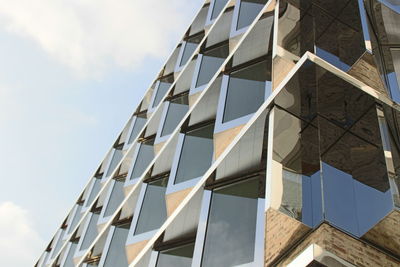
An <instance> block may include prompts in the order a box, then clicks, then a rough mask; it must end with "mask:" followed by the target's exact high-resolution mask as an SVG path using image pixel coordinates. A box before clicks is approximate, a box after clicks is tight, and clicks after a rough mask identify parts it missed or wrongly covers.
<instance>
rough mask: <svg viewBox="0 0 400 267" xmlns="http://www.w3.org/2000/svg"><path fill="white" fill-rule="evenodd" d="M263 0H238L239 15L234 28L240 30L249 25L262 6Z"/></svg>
mask: <svg viewBox="0 0 400 267" xmlns="http://www.w3.org/2000/svg"><path fill="white" fill-rule="evenodd" d="M264 5H265V1H264V0H242V1H240V8H239V17H238V22H237V26H236V29H237V30H240V29H242V28H244V27H247V26H249V25H250V24H251V23H252V22H253V21H254V19H255V18H256V17H257V15H258V13H260V11H261V9H262V8H263V7H264Z"/></svg>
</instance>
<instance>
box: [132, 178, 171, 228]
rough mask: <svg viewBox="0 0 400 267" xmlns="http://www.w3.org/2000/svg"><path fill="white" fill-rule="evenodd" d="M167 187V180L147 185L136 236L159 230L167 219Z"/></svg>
mask: <svg viewBox="0 0 400 267" xmlns="http://www.w3.org/2000/svg"><path fill="white" fill-rule="evenodd" d="M166 187H167V179H162V180H158V181H155V182H151V183H149V184H148V185H147V188H146V193H145V195H144V199H143V204H142V208H141V210H140V214H139V219H138V221H137V225H136V229H135V235H138V234H141V233H146V232H149V231H152V230H154V229H157V228H158V227H160V226H161V224H162V223H163V222H164V220H165V219H166V218H167V208H166V206H165V190H166Z"/></svg>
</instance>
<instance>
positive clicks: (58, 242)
mask: <svg viewBox="0 0 400 267" xmlns="http://www.w3.org/2000/svg"><path fill="white" fill-rule="evenodd" d="M63 236H64V230H62V231H61V234H60V236H59V237H58V240H57V243H56V245H55V247H54V248H53V254H52V256H51V257H52V258H54V257H55V256H56V255H57V253H58V252H59V251H60V248H61V245H62V244H63V243H64V242H63V240H62V238H63Z"/></svg>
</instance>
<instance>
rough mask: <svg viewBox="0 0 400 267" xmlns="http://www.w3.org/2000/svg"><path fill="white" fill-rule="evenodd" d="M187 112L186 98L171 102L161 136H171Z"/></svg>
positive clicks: (187, 103) (187, 102)
mask: <svg viewBox="0 0 400 267" xmlns="http://www.w3.org/2000/svg"><path fill="white" fill-rule="evenodd" d="M188 110H189V101H188V97H187V96H182V97H179V98H177V99H174V100H172V101H171V102H170V103H169V106H168V111H167V116H166V117H165V121H164V126H163V129H162V131H161V136H165V135H169V134H171V133H172V132H173V131H174V130H175V128H176V126H178V124H179V122H180V121H181V119H182V118H183V116H184V115H185V114H186V112H187V111H188Z"/></svg>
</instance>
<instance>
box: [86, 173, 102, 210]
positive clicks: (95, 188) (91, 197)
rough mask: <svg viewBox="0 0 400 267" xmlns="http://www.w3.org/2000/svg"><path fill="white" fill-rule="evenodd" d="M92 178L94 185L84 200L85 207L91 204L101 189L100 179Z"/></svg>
mask: <svg viewBox="0 0 400 267" xmlns="http://www.w3.org/2000/svg"><path fill="white" fill-rule="evenodd" d="M93 179H94V185H93V187H92V190H91V191H90V194H89V197H88V200H87V202H86V207H89V206H90V205H91V204H92V202H93V200H94V198H95V197H96V196H97V194H98V193H99V191H100V189H101V179H96V178H93Z"/></svg>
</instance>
